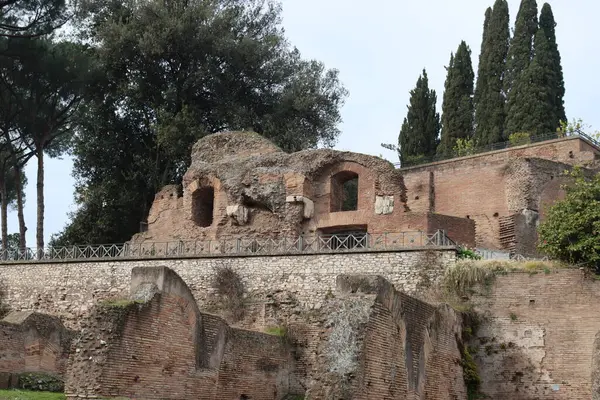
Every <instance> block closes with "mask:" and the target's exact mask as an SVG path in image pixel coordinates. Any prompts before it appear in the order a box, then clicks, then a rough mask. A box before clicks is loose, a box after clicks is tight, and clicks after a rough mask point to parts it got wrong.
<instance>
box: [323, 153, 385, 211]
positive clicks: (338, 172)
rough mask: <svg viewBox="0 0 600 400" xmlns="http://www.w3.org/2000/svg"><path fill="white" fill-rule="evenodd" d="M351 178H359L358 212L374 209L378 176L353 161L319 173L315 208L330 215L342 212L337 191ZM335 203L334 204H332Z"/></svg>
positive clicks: (342, 162) (341, 163)
mask: <svg viewBox="0 0 600 400" xmlns="http://www.w3.org/2000/svg"><path fill="white" fill-rule="evenodd" d="M350 178H358V190H357V207H356V211H361V210H368V209H372V208H373V204H374V201H375V185H376V180H377V179H376V178H377V175H376V174H375V173H374V171H372V170H370V169H369V168H367V167H365V166H364V165H362V164H359V163H357V162H353V161H340V162H338V163H336V164H333V165H331V166H329V167H327V168H324V169H322V170H321V171H320V172H319V173H317V175H316V178H315V185H314V186H315V189H316V190H315V191H316V194H317V196H315V197H316V199H315V200H316V201H315V207H316V208H317V209H318V212H321V213H329V212H338V211H341V207H338V206H337V205H336V204H334V203H335V202H337V200H339V199H338V197H339V196H338V193H336V192H339V191H338V190H337V189H339V188H338V186H339V183H340V182H342V183H343V182H344V181H346V180H347V179H350ZM332 201H333V202H332Z"/></svg>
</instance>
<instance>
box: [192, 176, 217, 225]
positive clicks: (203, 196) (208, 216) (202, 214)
mask: <svg viewBox="0 0 600 400" xmlns="http://www.w3.org/2000/svg"><path fill="white" fill-rule="evenodd" d="M214 205H215V189H214V188H213V187H212V186H207V187H202V188H199V189H198V190H196V191H195V192H194V193H193V194H192V219H193V220H194V222H195V223H196V225H198V226H201V227H204V228H205V227H207V226H211V225H212V222H213V211H214Z"/></svg>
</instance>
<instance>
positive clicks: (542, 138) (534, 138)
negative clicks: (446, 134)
mask: <svg viewBox="0 0 600 400" xmlns="http://www.w3.org/2000/svg"><path fill="white" fill-rule="evenodd" d="M570 137H580V138H583V139H585V140H586V141H588V142H590V143H591V144H593V145H594V146H596V147H598V149H600V142H598V140H596V139H594V138H592V137H591V136H589V135H587V134H585V133H583V132H572V133H569V134H563V133H559V132H553V133H546V134H541V135H531V136H530V137H529V139H528V140H526V141H524V142H510V141H506V142H498V143H492V144H490V145H487V146H480V147H476V148H474V149H473V150H472V151H471V152H469V154H464V155H457V154H436V155H434V156H431V157H426V156H423V157H419V158H418V159H415V160H411V161H409V162H404V163H402V164H400V163H395V164H394V166H395V167H396V168H408V167H414V166H417V165H422V164H428V163H432V162H437V161H444V160H451V159H453V158H459V157H464V156H470V155H476V154H481V153H487V152H490V151H495V150H504V149H508V148H511V147H517V146H523V145H526V144H533V143H540V142H546V141H549V140H555V139H562V138H570Z"/></svg>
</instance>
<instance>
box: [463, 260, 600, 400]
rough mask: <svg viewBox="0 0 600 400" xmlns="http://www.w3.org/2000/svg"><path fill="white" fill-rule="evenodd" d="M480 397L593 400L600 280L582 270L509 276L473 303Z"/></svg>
mask: <svg viewBox="0 0 600 400" xmlns="http://www.w3.org/2000/svg"><path fill="white" fill-rule="evenodd" d="M474 300H475V303H476V308H475V310H476V311H477V312H478V314H480V315H483V316H485V318H484V319H483V321H482V325H481V327H480V328H479V329H478V331H477V343H476V345H477V347H478V349H479V351H478V353H477V356H476V361H477V364H478V367H479V374H480V376H481V380H482V387H481V389H482V391H483V392H484V393H485V394H486V395H488V396H490V398H493V399H496V400H534V399H535V400H546V399H553V400H588V399H590V398H591V396H592V393H591V391H592V388H591V382H592V381H594V380H595V379H598V377H597V376H593V375H592V373H593V372H592V371H594V369H595V370H596V372H595V373H596V374H597V368H596V367H593V366H592V354H593V353H594V340H595V338H596V334H597V333H598V331H600V316H599V314H598V310H597V309H596V307H595V305H596V304H598V302H600V282H598V281H597V280H594V279H593V278H591V277H588V276H586V275H585V274H584V272H583V271H581V270H558V271H553V272H549V273H539V274H527V273H510V274H508V275H505V276H498V277H497V278H496V279H495V282H494V284H493V285H492V286H491V292H490V293H487V294H482V295H481V296H479V297H478V298H476V299H474Z"/></svg>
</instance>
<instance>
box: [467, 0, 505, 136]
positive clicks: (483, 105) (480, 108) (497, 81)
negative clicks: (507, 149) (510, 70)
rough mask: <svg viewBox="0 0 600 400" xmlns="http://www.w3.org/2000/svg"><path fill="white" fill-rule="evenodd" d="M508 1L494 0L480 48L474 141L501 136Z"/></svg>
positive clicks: (503, 112)
mask: <svg viewBox="0 0 600 400" xmlns="http://www.w3.org/2000/svg"><path fill="white" fill-rule="evenodd" d="M508 24H509V18H508V3H507V2H506V0H496V2H495V3H494V8H493V9H492V13H491V15H490V19H489V24H488V26H487V32H484V43H483V45H482V49H481V56H480V59H481V60H482V65H480V66H479V77H478V80H477V84H478V88H477V103H476V108H475V139H476V141H477V144H478V145H486V144H491V143H496V142H499V141H502V140H503V129H504V119H505V117H506V114H505V104H504V103H505V97H504V93H503V90H502V82H503V74H504V67H505V62H506V55H507V52H508V42H509V38H510V34H509V28H508Z"/></svg>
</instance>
